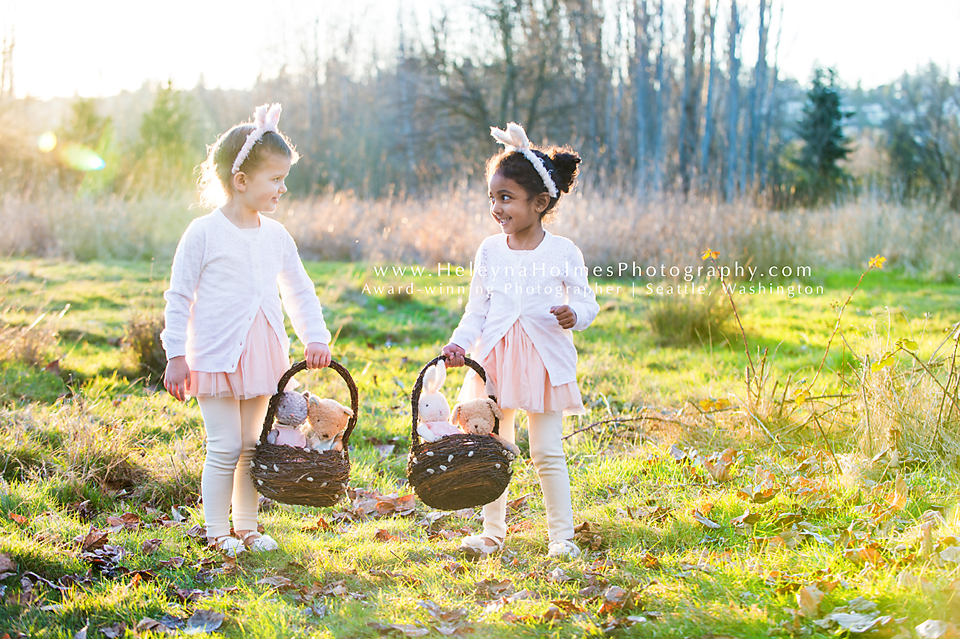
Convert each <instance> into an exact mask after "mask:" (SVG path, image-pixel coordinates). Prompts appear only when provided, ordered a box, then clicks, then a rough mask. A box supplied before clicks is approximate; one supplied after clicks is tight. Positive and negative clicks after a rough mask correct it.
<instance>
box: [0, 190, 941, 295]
mask: <svg viewBox="0 0 960 639" xmlns="http://www.w3.org/2000/svg"><path fill="white" fill-rule="evenodd" d="M194 199H195V198H194V196H193V195H192V194H171V195H170V196H167V197H160V196H150V197H146V198H141V199H139V200H132V201H131V200H123V199H120V198H116V197H104V198H101V199H96V200H94V199H90V198H74V197H71V196H69V195H67V194H59V195H53V196H48V197H47V198H45V199H42V200H33V199H27V198H23V197H17V196H12V195H11V196H7V197H5V198H3V199H0V224H2V225H3V227H4V229H5V231H7V232H5V233H4V234H3V237H0V254H7V255H10V254H18V255H23V254H32V255H53V256H65V257H73V258H76V259H81V260H85V259H107V258H121V259H143V258H150V257H157V258H169V257H170V256H172V255H173V251H174V248H175V247H176V243H177V240H178V238H179V236H180V234H181V233H182V232H183V229H184V228H185V227H186V225H187V224H188V223H189V221H190V220H191V219H192V218H193V217H196V216H198V215H201V214H203V213H204V211H203V210H202V209H200V208H197V207H195V206H194V207H192V208H191V202H193V201H194ZM277 218H278V219H280V220H281V221H282V222H283V223H284V225H285V226H286V227H287V229H288V230H289V231H290V233H291V234H292V235H293V236H294V238H295V239H296V240H297V243H298V246H299V247H300V249H301V252H302V253H303V255H304V256H305V257H308V258H311V259H319V260H336V261H368V262H378V263H395V264H401V263H402V264H411V263H417V264H423V265H432V264H435V263H437V262H441V263H446V262H451V263H458V264H467V263H469V262H470V261H471V260H472V259H473V257H474V254H475V252H476V248H477V246H478V245H479V244H480V242H481V240H483V238H484V237H486V236H488V235H490V234H493V233H497V232H498V229H497V226H496V225H495V224H494V223H493V222H492V221H491V220H490V219H489V216H488V214H487V198H486V194H485V193H484V192H483V191H482V190H481V189H479V188H465V187H462V186H458V187H452V188H450V189H449V190H447V191H442V190H437V191H435V192H434V193H433V194H431V195H423V196H419V197H391V198H383V199H379V200H363V199H360V198H357V197H356V196H355V195H353V194H352V193H350V192H341V193H335V194H323V195H318V196H316V197H312V198H299V199H297V198H293V197H291V198H290V199H288V200H284V201H283V202H282V204H281V207H280V209H279V210H278V212H277ZM549 228H550V230H551V231H552V232H554V233H556V234H558V235H564V236H567V237H570V238H572V239H573V240H574V241H575V242H576V243H577V245H578V246H579V247H580V248H581V250H582V251H583V254H584V257H585V260H586V262H587V264H588V265H590V266H595V265H614V266H616V265H618V264H620V263H621V262H622V263H626V264H627V265H628V268H629V269H632V268H633V265H634V264H636V265H639V266H642V267H644V268H645V267H649V266H653V267H656V268H659V267H660V265H661V264H665V265H667V266H668V267H669V266H672V265H678V266H686V265H691V266H697V265H700V264H701V260H700V254H701V252H702V251H703V249H705V248H707V247H710V248H712V249H714V250H717V251H720V253H721V258H720V260H719V261H720V263H722V264H731V263H733V262H734V261H738V262H739V263H740V264H741V265H742V264H745V263H750V264H751V265H752V266H755V267H759V268H766V267H768V266H781V267H782V266H792V267H797V266H811V267H814V268H816V269H829V268H857V269H859V268H861V267H862V266H863V263H864V261H865V260H866V258H867V257H869V256H872V255H876V254H882V255H885V256H886V257H887V258H888V262H887V263H888V265H889V266H892V267H896V268H902V269H903V270H904V271H906V272H907V273H911V274H918V273H922V274H926V275H931V276H934V277H937V278H947V277H950V278H952V277H953V276H954V275H955V274H956V273H957V272H958V271H960V256H958V254H957V252H956V251H955V250H954V249H955V247H956V245H957V244H958V241H960V218H957V216H956V215H955V214H952V213H950V212H949V211H944V210H940V209H931V208H929V207H923V206H921V205H900V204H891V203H887V202H884V201H881V200H879V199H877V198H870V197H866V198H864V199H862V200H860V201H858V202H849V203H846V204H842V205H837V206H833V207H829V208H825V209H821V210H816V211H809V210H804V209H797V210H793V211H769V210H766V209H765V208H761V207H758V206H756V205H755V204H753V203H751V202H749V201H746V200H744V201H739V202H732V203H722V202H717V201H714V200H709V199H703V198H700V199H695V198H691V199H690V200H687V201H685V200H683V199H682V198H681V197H679V196H663V197H659V198H654V199H648V200H643V201H640V200H637V199H636V198H635V197H634V196H633V195H631V194H629V193H627V192H624V191H623V190H618V189H601V188H598V187H591V186H589V185H588V184H583V185H581V186H580V187H578V189H577V190H576V191H574V193H572V194H570V195H568V196H565V198H564V199H563V200H562V202H561V205H560V210H559V216H558V219H557V221H556V222H555V223H552V224H551V225H550V226H549ZM621 274H622V275H623V276H625V277H631V276H632V275H633V272H632V270H629V271H624V272H623V273H621Z"/></svg>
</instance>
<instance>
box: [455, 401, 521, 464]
mask: <svg viewBox="0 0 960 639" xmlns="http://www.w3.org/2000/svg"><path fill="white" fill-rule="evenodd" d="M497 419H503V412H502V411H501V410H500V407H499V406H497V403H496V402H495V401H493V400H492V399H488V398H486V397H484V398H481V399H472V400H470V401H467V402H461V403H459V404H457V405H456V406H454V407H453V413H452V415H451V416H450V420H451V421H452V422H453V423H454V424H456V425H458V426H459V427H460V429H461V430H462V431H463V432H464V433H466V434H467V435H489V436H490V437H493V438H495V439H496V440H497V441H498V442H500V445H501V446H503V447H504V448H506V449H507V450H509V451H510V452H511V453H513V455H514V457H516V456H517V455H519V454H520V449H519V448H517V446H516V444H513V443H511V442H508V441H507V440H505V439H504V438H503V437H500V436H499V435H496V434H494V432H493V425H494V424H495V423H496V421H495V420H497Z"/></svg>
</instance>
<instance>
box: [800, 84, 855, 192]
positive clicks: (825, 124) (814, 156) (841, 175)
mask: <svg viewBox="0 0 960 639" xmlns="http://www.w3.org/2000/svg"><path fill="white" fill-rule="evenodd" d="M851 115H853V113H851V112H844V111H842V110H841V108H840V93H839V91H838V88H837V72H836V71H835V70H833V69H815V70H814V73H813V85H812V86H811V87H810V90H809V91H808V92H807V103H806V105H805V106H804V107H803V117H802V118H801V120H800V123H799V126H798V131H797V133H798V135H799V136H800V139H801V140H803V143H804V144H803V148H802V149H801V150H800V157H799V158H798V159H797V166H798V168H799V169H800V174H799V176H798V181H797V182H798V183H797V195H798V196H799V198H800V199H801V200H803V201H806V202H808V203H817V202H820V201H824V200H828V201H829V200H831V199H833V198H834V197H835V196H836V195H837V193H838V191H839V190H840V188H841V187H842V186H843V185H844V183H845V182H846V181H847V179H848V178H849V175H848V174H847V172H846V171H844V170H843V168H842V167H840V166H839V164H838V162H839V161H840V160H843V159H846V157H847V155H849V154H850V147H849V146H848V145H849V142H850V140H849V139H848V138H847V137H846V136H844V134H843V127H842V123H843V119H844V118H847V117H850V116H851Z"/></svg>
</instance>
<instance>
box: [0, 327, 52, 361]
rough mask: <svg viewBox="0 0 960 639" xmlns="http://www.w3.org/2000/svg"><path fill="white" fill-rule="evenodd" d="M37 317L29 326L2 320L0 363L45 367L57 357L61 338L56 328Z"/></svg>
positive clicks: (0, 328) (0, 329)
mask: <svg viewBox="0 0 960 639" xmlns="http://www.w3.org/2000/svg"><path fill="white" fill-rule="evenodd" d="M42 318H43V316H42V315H41V316H40V318H37V320H36V321H34V322H33V323H32V324H30V325H29V326H14V325H11V324H7V323H5V322H0V363H2V364H9V363H20V364H26V365H27V366H30V367H37V366H39V367H43V366H46V365H47V364H48V363H50V362H51V361H52V360H54V359H56V357H57V355H56V353H57V347H58V346H59V339H58V337H57V331H56V329H55V328H51V327H49V326H47V325H46V324H44V323H42V322H41V319H42Z"/></svg>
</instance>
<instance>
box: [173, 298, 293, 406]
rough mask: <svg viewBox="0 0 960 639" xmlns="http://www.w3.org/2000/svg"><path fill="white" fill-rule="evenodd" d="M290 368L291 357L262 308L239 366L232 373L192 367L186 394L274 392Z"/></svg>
mask: <svg viewBox="0 0 960 639" xmlns="http://www.w3.org/2000/svg"><path fill="white" fill-rule="evenodd" d="M289 368H290V358H289V357H288V356H287V354H286V353H284V352H283V348H281V346H280V340H279V339H277V334H276V333H275V332H274V330H273V329H272V328H271V327H270V323H269V322H268V321H267V318H266V316H265V315H264V314H263V311H262V310H259V311H257V316H256V317H255V318H253V324H252V325H251V326H250V330H249V331H248V332H247V343H246V345H245V346H244V347H243V352H242V353H240V361H239V363H238V364H237V370H235V371H234V372H232V373H223V372H221V373H206V372H203V371H190V383H189V384H188V386H187V395H189V396H191V397H236V398H237V399H252V398H254V397H260V396H261V395H274V394H276V392H277V382H279V381H280V378H281V377H283V374H284V373H286V372H287V370H288V369H289Z"/></svg>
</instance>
